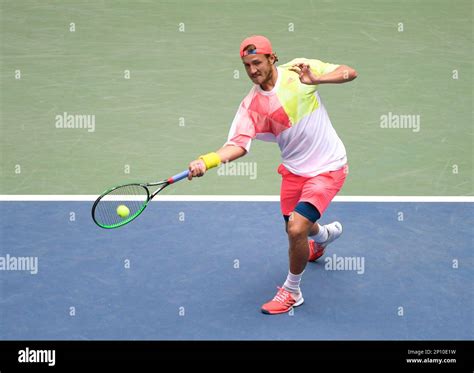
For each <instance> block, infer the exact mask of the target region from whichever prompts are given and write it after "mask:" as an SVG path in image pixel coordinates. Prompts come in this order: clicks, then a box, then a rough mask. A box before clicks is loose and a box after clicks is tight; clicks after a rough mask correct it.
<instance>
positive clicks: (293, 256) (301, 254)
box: [287, 212, 314, 275]
mask: <svg viewBox="0 0 474 373" xmlns="http://www.w3.org/2000/svg"><path fill="white" fill-rule="evenodd" d="M312 227H314V223H313V222H312V221H310V220H308V218H306V217H304V216H303V215H300V214H299V213H298V212H293V213H292V215H291V216H290V219H289V221H288V231H287V232H288V241H289V246H290V247H289V257H290V272H291V273H293V274H295V275H296V274H301V273H302V272H303V271H304V269H305V267H306V263H307V262H308V255H309V248H308V235H309V234H310V231H311V228H312Z"/></svg>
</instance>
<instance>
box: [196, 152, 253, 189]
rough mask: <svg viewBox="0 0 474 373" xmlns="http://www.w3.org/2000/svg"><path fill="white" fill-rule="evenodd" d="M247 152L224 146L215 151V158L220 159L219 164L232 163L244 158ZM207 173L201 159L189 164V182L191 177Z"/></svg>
mask: <svg viewBox="0 0 474 373" xmlns="http://www.w3.org/2000/svg"><path fill="white" fill-rule="evenodd" d="M246 153H247V151H246V150H245V149H244V148H242V147H240V146H236V145H224V146H223V147H222V148H220V149H219V150H217V151H216V154H217V156H218V157H219V158H220V162H221V163H225V162H232V161H234V160H236V159H237V158H240V157H242V156H244V155H245V154H246ZM206 171H207V167H206V164H205V162H204V160H203V159H201V158H199V159H196V160H194V161H192V162H191V163H189V176H188V179H189V180H191V179H192V178H193V177H196V176H197V177H200V176H203V175H204V174H205V173H206Z"/></svg>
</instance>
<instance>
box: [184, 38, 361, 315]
mask: <svg viewBox="0 0 474 373" xmlns="http://www.w3.org/2000/svg"><path fill="white" fill-rule="evenodd" d="M240 57H241V58H242V62H243V64H244V65H245V70H246V71H247V74H248V76H249V78H250V80H252V82H253V83H254V86H253V87H252V89H251V90H250V92H249V93H248V95H247V96H246V97H245V98H244V99H243V101H242V102H241V104H240V107H239V109H238V111H237V114H236V116H235V118H234V121H233V123H232V126H231V129H230V133H229V137H228V141H227V142H226V143H225V144H224V146H223V147H222V148H221V149H219V150H217V151H216V152H213V153H209V154H206V155H203V156H201V157H199V159H197V160H194V161H192V162H191V163H190V164H189V171H190V173H189V179H190V180H191V179H192V178H193V177H194V176H203V175H204V173H205V172H206V170H208V169H209V168H212V167H216V166H218V165H219V164H220V163H221V162H230V161H233V160H235V159H237V158H239V157H242V156H243V155H245V154H246V153H247V152H248V151H249V150H250V143H251V141H252V139H254V138H257V139H261V140H264V141H274V142H277V143H278V145H279V147H280V150H281V157H282V164H281V165H280V167H279V168H278V172H279V173H280V174H281V175H282V184H281V196H280V200H281V210H282V213H283V217H284V219H285V224H286V231H287V233H288V241H289V261H290V265H289V273H288V276H287V279H286V281H285V282H284V284H283V286H282V287H281V288H278V292H277V294H276V295H275V297H274V298H273V299H272V300H271V301H270V302H268V303H265V304H264V305H263V306H262V312H263V313H266V314H279V313H285V312H288V311H290V310H291V309H292V308H293V307H296V306H299V305H301V304H302V303H303V301H304V300H303V295H302V293H301V290H300V282H301V277H302V275H303V271H304V269H305V267H306V263H307V262H308V260H309V261H315V260H316V259H318V258H319V257H320V256H321V255H323V253H324V249H325V248H326V246H327V245H328V244H329V243H330V242H332V241H334V240H335V239H336V238H338V237H339V236H340V235H341V233H342V225H341V224H340V223H339V222H333V223H331V224H327V225H324V226H321V225H319V224H318V223H317V220H318V219H319V218H320V217H321V215H322V214H323V212H324V210H325V209H326V208H327V207H328V205H329V203H330V202H331V200H332V199H333V198H334V196H335V195H336V194H337V193H338V192H339V190H340V189H341V188H342V185H343V184H344V180H345V178H346V174H347V158H346V150H345V148H344V145H343V143H342V141H341V140H340V139H339V137H338V136H337V134H336V132H335V130H334V128H333V127H332V124H331V121H330V120H329V117H328V114H327V112H326V110H325V108H324V106H323V104H322V102H321V99H320V97H319V94H318V92H317V88H318V85H319V84H327V83H345V82H348V81H351V80H353V79H355V78H356V77H357V73H356V71H355V70H354V69H352V68H350V67H348V66H345V65H334V64H330V63H324V62H321V61H319V60H308V59H304V58H297V59H294V60H292V61H291V62H289V63H287V64H285V65H282V66H278V67H276V66H275V62H276V61H278V58H277V57H276V55H275V53H274V52H273V50H272V45H271V43H270V41H269V40H268V39H267V38H265V37H264V36H251V37H249V38H247V39H245V40H244V41H243V42H242V43H241V45H240ZM308 236H312V237H313V239H310V240H308Z"/></svg>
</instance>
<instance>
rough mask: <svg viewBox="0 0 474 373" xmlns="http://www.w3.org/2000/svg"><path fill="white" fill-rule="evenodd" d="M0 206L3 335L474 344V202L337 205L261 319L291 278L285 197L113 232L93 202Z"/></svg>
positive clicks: (166, 216) (213, 207)
mask: <svg viewBox="0 0 474 373" xmlns="http://www.w3.org/2000/svg"><path fill="white" fill-rule="evenodd" d="M0 204H1V208H2V211H3V213H2V214H1V230H2V232H1V233H2V244H3V246H2V247H1V249H0V256H1V257H3V258H4V265H5V268H4V270H2V271H0V279H1V283H0V290H1V297H0V311H1V317H0V330H1V336H0V338H1V339H5V340H11V339H19V340H28V339H67V340H80V339H101V340H104V339H105V340H108V339H124V340H135V339H152V340H172V339H196V340H207V339H226V340H246V339H252V340H260V339H263V340H268V339H285V340H286V339H291V340H293V339H304V340H306V339H310V340H320V339H323V340H332V339H343V340H351V339H357V340H358V339H362V340H365V339H371V340H374V339H375V340H379V339H380V340H387V339H395V340H404V339H455V340H456V339H471V338H472V336H473V326H472V325H473V323H472V314H473V307H472V305H473V304H472V299H473V287H472V284H473V271H472V266H473V255H472V226H473V223H474V222H473V206H472V204H469V203H467V204H463V203H357V202H355V203H342V202H338V203H333V204H332V205H331V206H330V208H329V209H328V211H327V213H326V215H325V216H324V218H323V220H322V222H323V223H327V222H330V221H332V220H335V219H337V220H339V221H341V222H342V223H343V225H344V234H343V236H342V237H341V238H340V239H339V240H337V241H336V242H335V243H333V244H332V245H330V246H329V247H328V249H327V252H326V255H325V256H324V257H323V258H321V259H320V260H319V261H318V262H316V263H310V264H308V266H307V268H306V271H305V274H304V277H303V282H302V291H303V295H304V298H305V303H304V305H302V306H301V307H299V308H297V309H295V310H294V313H292V314H285V315H279V316H268V315H264V314H262V313H261V312H260V306H261V304H263V303H264V302H266V301H268V300H269V299H271V298H272V297H273V295H274V294H275V292H276V287H277V286H280V285H281V284H282V282H283V281H284V279H285V277H286V274H287V270H288V268H287V240H286V236H285V234H284V229H283V226H284V225H283V219H282V218H281V216H280V213H279V206H278V203H273V202H160V203H155V202H154V203H152V204H151V205H150V206H149V207H148V208H147V211H146V212H145V213H144V214H143V215H142V216H140V217H139V218H138V219H137V220H136V221H135V222H133V223H131V224H129V225H128V226H125V227H123V228H120V229H116V230H111V231H107V230H102V229H100V228H98V227H96V226H95V225H94V224H93V222H92V220H91V218H90V208H91V204H92V203H91V202H1V203H0ZM71 219H72V220H73V221H71ZM74 219H75V220H74ZM21 257H33V258H37V273H36V274H32V273H31V272H34V271H28V270H18V269H17V270H14V269H13V263H14V261H15V260H16V262H17V263H18V260H20V258H21ZM5 260H7V261H6V262H5ZM27 263H29V262H27V261H24V262H23V265H24V266H26V265H27ZM31 263H33V262H31ZM25 268H26V269H27V267H25Z"/></svg>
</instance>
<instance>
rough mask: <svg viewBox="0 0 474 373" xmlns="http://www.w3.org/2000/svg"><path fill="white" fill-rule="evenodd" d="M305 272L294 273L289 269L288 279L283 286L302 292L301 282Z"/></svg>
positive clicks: (292, 290)
mask: <svg viewBox="0 0 474 373" xmlns="http://www.w3.org/2000/svg"><path fill="white" fill-rule="evenodd" d="M303 273H304V271H303V272H301V273H300V274H299V275H294V274H293V273H291V272H290V271H288V276H287V277H286V281H285V283H284V284H283V287H284V288H285V289H286V290H288V291H289V292H291V293H299V292H300V282H301V277H303Z"/></svg>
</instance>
